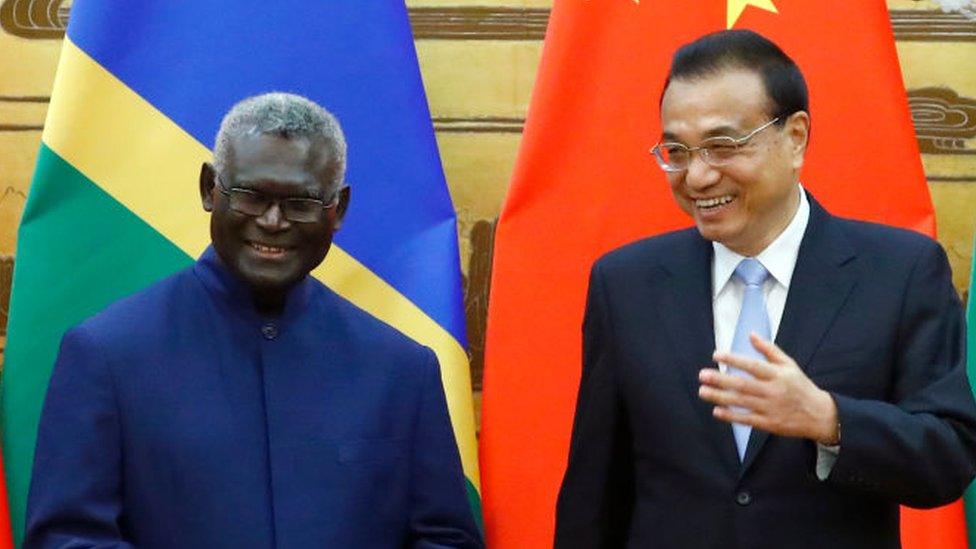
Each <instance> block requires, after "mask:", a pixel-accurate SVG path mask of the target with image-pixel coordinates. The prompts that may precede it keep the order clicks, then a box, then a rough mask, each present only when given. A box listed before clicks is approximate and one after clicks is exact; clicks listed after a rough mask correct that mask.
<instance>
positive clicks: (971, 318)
mask: <svg viewBox="0 0 976 549" xmlns="http://www.w3.org/2000/svg"><path fill="white" fill-rule="evenodd" d="M972 261H973V263H972V268H971V270H970V273H969V293H968V298H967V304H966V349H967V355H966V359H967V360H968V363H967V364H966V366H967V368H966V370H967V372H968V374H969V384H970V385H971V386H972V387H976V301H974V300H973V294H974V292H976V242H973V260H972ZM973 393H974V395H976V389H974V391H973ZM963 501H964V502H965V508H966V530H967V534H968V539H969V546H970V547H976V482H974V483H973V484H971V485H970V486H969V488H968V489H966V494H965V496H963Z"/></svg>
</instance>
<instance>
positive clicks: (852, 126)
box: [480, 0, 965, 549]
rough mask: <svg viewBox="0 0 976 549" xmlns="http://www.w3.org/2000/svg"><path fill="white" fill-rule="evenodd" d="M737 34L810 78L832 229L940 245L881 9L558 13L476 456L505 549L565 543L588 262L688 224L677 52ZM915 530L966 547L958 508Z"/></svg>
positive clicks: (875, 1) (817, 153) (503, 257)
mask: <svg viewBox="0 0 976 549" xmlns="http://www.w3.org/2000/svg"><path fill="white" fill-rule="evenodd" d="M727 27H735V28H750V29H753V30H756V31H758V32H760V33H762V34H764V35H766V36H768V37H769V38H771V39H772V40H773V41H775V42H776V43H778V44H779V45H780V46H781V47H782V48H783V49H784V50H785V51H786V52H787V54H789V55H790V56H791V57H793V58H794V60H795V61H796V62H797V63H798V64H799V66H800V68H801V70H803V72H804V74H805V76H806V78H807V82H808V85H809V87H810V92H811V117H812V140H811V143H810V147H809V149H808V153H807V159H806V164H805V165H804V168H803V172H802V174H801V181H802V183H803V185H804V186H805V187H806V188H807V189H808V190H810V191H811V192H812V193H813V195H814V196H816V197H817V199H818V200H819V201H820V202H821V203H822V204H824V205H825V206H826V207H827V208H828V209H829V210H830V211H831V212H832V213H834V214H836V215H841V216H846V217H853V218H859V219H865V220H870V221H878V222H883V223H887V224H891V225H897V226H901V227H906V228H911V229H915V230H917V231H920V232H923V233H925V234H928V235H930V236H934V233H935V221H934V215H933V209H932V203H931V200H930V197H929V193H928V188H927V185H926V181H925V177H924V172H923V170H922V165H921V162H920V159H919V154H918V147H917V144H916V142H915V136H914V131H913V128H912V123H911V116H910V111H909V109H908V102H907V96H906V93H905V89H904V84H903V82H902V79H901V73H900V68H899V65H898V59H897V55H896V51H895V44H894V37H893V34H892V31H891V27H890V23H889V17H888V12H887V10H886V6H885V3H884V2H882V1H881V0H872V1H867V2H856V3H844V4H843V5H839V4H838V5H834V4H829V3H824V2H816V1H813V0H802V1H792V2H785V1H782V0H772V1H769V0H762V1H746V0H689V1H686V2H633V1H630V0H607V1H601V2H587V1H585V0H565V1H560V2H556V3H555V4H554V6H553V10H552V14H551V16H550V20H549V27H548V29H547V34H546V41H545V45H544V48H543V54H542V61H541V63H540V66H539V72H538V76H537V79H536V84H535V88H534V90H533V96H532V100H531V103H530V106H529V111H528V116H527V119H526V126H525V131H524V134H523V139H522V143H521V146H520V149H519V154H518V159H517V162H516V166H515V171H514V174H513V176H512V182H511V186H510V189H509V193H508V196H507V198H506V201H505V205H504V207H503V210H502V214H501V217H500V220H499V223H498V228H497V233H496V240H495V250H494V265H493V275H492V281H491V299H490V301H489V314H488V333H487V339H486V348H485V376H484V395H483V409H482V432H481V442H480V457H481V465H482V469H483V476H482V479H483V483H484V505H485V521H486V522H485V527H486V535H487V538H488V541H489V544H490V545H491V546H492V547H493V548H496V549H506V548H509V547H513V548H514V547H518V548H526V547H548V546H550V545H551V543H552V539H553V537H552V536H553V525H554V512H555V502H556V494H557V491H558V488H559V483H560V481H561V478H562V474H563V471H564V469H565V465H566V458H567V453H568V443H569V435H570V429H571V426H572V419H573V407H574V403H575V398H576V390H577V387H578V384H579V375H580V352H581V350H580V339H581V334H580V328H581V322H582V315H583V305H584V298H585V295H586V281H587V274H588V272H589V268H590V265H591V264H592V262H593V261H594V260H595V259H596V258H597V257H599V256H600V255H601V254H603V253H605V252H607V251H609V250H610V249H612V248H614V247H616V246H619V245H621V244H624V243H626V242H628V241H632V240H635V239H637V238H640V237H643V236H648V235H651V234H656V233H661V232H664V231H668V230H672V229H676V228H680V227H685V226H689V225H690V224H691V221H690V219H688V218H686V217H685V216H684V215H683V214H682V213H681V212H680V211H679V210H678V208H677V207H676V206H675V205H674V203H673V200H672V198H671V196H670V191H669V188H668V185H667V183H666V180H665V177H664V175H663V173H661V172H660V171H659V169H658V168H657V166H656V165H655V163H654V160H653V158H652V157H651V155H650V154H648V150H649V149H650V148H651V147H652V146H653V145H654V144H655V142H656V141H657V140H658V138H659V136H660V127H659V117H658V115H659V113H658V101H659V98H660V94H661V92H662V85H663V82H664V78H665V75H666V72H667V68H668V66H669V64H670V57H671V54H672V53H673V52H674V50H675V49H676V48H677V47H678V46H679V45H681V44H684V43H687V42H689V41H691V40H693V39H694V38H696V37H698V36H700V35H702V34H705V33H707V32H712V31H717V30H721V29H724V28H727ZM540 235H547V236H546V237H545V238H540ZM903 522H905V527H904V529H903V540H904V542H905V547H906V548H909V549H921V548H925V547H964V546H965V545H964V540H962V539H961V538H960V536H961V534H962V532H963V530H962V528H963V525H962V511H961V506H960V505H958V504H956V505H953V506H950V507H949V508H946V509H943V510H939V511H928V512H924V513H923V512H914V511H913V512H910V513H907V514H906V516H905V519H904V521H903Z"/></svg>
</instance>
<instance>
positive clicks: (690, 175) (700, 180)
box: [685, 151, 721, 189]
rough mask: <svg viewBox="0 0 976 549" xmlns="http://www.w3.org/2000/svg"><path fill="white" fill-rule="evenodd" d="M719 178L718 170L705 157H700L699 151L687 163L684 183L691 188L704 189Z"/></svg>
mask: <svg viewBox="0 0 976 549" xmlns="http://www.w3.org/2000/svg"><path fill="white" fill-rule="evenodd" d="M719 179H721V174H720V173H719V171H718V170H717V169H716V168H715V167H714V166H712V165H710V164H709V163H708V162H705V159H704V158H702V155H701V152H700V151H699V153H698V154H694V155H692V157H691V160H690V161H689V164H688V169H687V170H686V171H685V184H686V185H688V187H690V188H692V189H705V188H708V187H710V186H712V185H714V184H716V183H718V181H719Z"/></svg>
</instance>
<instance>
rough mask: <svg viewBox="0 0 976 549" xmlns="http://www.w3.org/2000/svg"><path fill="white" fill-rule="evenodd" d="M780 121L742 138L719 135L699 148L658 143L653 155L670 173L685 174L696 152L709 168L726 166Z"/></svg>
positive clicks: (706, 140) (770, 123)
mask: <svg viewBox="0 0 976 549" xmlns="http://www.w3.org/2000/svg"><path fill="white" fill-rule="evenodd" d="M779 119H780V117H779V116H777V117H776V118H774V119H772V120H770V121H769V122H766V123H765V124H763V125H762V126H759V127H758V128H756V129H754V130H752V131H751V132H749V133H747V134H746V135H744V136H742V137H729V136H725V135H719V136H716V137H709V138H708V139H705V140H703V141H702V142H701V143H700V144H699V145H698V146H697V147H689V146H688V145H685V144H684V143H671V142H665V143H658V144H657V145H654V148H652V149H651V154H653V155H654V159H655V160H657V164H658V166H660V167H661V169H662V170H664V171H666V172H668V173H675V172H683V171H685V170H687V169H688V166H689V165H691V157H692V155H694V154H695V153H696V152H697V153H698V154H699V155H700V156H701V158H702V160H704V161H705V163H706V164H708V165H709V166H714V167H719V166H724V165H726V164H728V163H729V162H731V161H732V160H734V159H735V157H736V156H737V155H738V154H739V151H740V150H741V149H742V148H743V147H744V146H745V145H747V144H748V143H749V140H751V139H752V138H753V137H755V136H756V135H757V134H758V133H759V132H761V131H763V130H765V129H766V128H768V127H770V126H772V125H773V124H775V123H776V122H778V121H779Z"/></svg>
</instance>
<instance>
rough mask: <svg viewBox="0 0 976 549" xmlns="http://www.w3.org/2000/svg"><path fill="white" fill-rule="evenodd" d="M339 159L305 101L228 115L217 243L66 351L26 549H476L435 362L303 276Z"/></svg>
mask: <svg viewBox="0 0 976 549" xmlns="http://www.w3.org/2000/svg"><path fill="white" fill-rule="evenodd" d="M345 158H346V144H345V140H344V138H343V135H342V131H341V129H340V128H339V125H338V123H337V122H336V120H335V119H334V118H333V117H332V116H331V115H330V114H329V113H328V112H326V111H325V110H324V109H322V108H321V107H319V106H318V105H316V104H315V103H313V102H311V101H309V100H307V99H304V98H301V97H298V96H294V95H288V94H267V95H262V96H258V97H254V98H250V99H247V100H244V101H242V102H241V103H239V104H237V105H236V106H235V107H234V108H233V109H232V110H231V111H230V112H229V113H228V114H227V116H226V117H225V118H224V121H223V123H222V124H221V128H220V132H219V133H218V136H217V146H216V151H215V156H214V164H213V165H211V164H204V165H203V167H202V169H201V173H200V194H201V197H202V202H203V208H204V209H205V210H206V211H208V212H211V224H210V233H211V238H212V241H213V245H212V246H211V247H210V248H208V249H207V251H206V252H205V253H204V254H203V256H202V257H201V258H200V260H199V261H198V262H197V263H196V264H195V265H194V266H192V267H190V268H188V269H186V270H183V271H181V272H179V273H177V274H175V275H173V276H171V277H170V278H167V279H165V280H163V281H161V282H159V283H156V284H154V285H153V286H151V287H149V288H147V289H146V290H144V291H142V292H140V293H138V294H136V295H134V296H132V297H129V298H126V299H123V300H121V301H119V302H117V303H115V304H113V305H111V306H110V307H109V308H108V309H106V310H105V311H103V312H102V313H100V314H99V315H97V316H95V317H93V318H91V319H89V320H87V321H85V322H84V323H82V324H81V325H79V326H77V327H75V328H73V329H72V330H70V331H69V332H68V333H67V334H66V335H65V337H64V339H63V341H62V344H61V351H60V355H59V357H58V361H57V364H56V365H55V369H54V373H53V375H52V378H51V385H50V388H49V390H48V395H47V400H46V401H45V405H44V411H43V415H42V418H41V425H40V430H39V433H38V443H37V452H36V456H35V464H34V476H33V479H32V483H31V490H30V497H29V502H28V510H27V536H26V540H25V542H24V546H25V547H110V546H111V547H134V546H138V547H160V548H164V547H165V548H171V547H181V548H182V547H207V548H217V547H234V548H242V547H302V548H304V547H404V546H409V547H431V548H432V547H481V545H482V543H481V540H480V534H479V532H478V530H477V527H476V526H475V524H474V521H473V518H472V515H471V510H470V507H469V505H468V502H467V499H466V493H465V487H464V479H463V474H462V471H461V464H460V459H459V456H458V451H457V447H456V445H455V441H454V436H453V433H452V430H451V424H450V418H449V417H448V412H447V406H446V403H445V399H444V393H443V388H442V386H441V381H440V374H439V369H438V365H437V359H436V358H435V356H434V354H433V353H432V352H431V351H430V350H429V349H427V348H425V347H422V346H420V345H417V344H416V343H414V342H413V341H411V340H409V339H407V338H406V337H404V336H403V335H401V334H400V333H398V332H396V331H394V330H393V329H391V328H389V327H388V326H386V325H385V324H382V323H380V322H379V321H377V320H375V319H374V318H372V317H370V316H369V315H367V314H366V313H364V312H363V311H360V310H359V309H357V308H355V307H354V306H352V305H351V304H349V303H348V302H346V301H344V300H343V299H342V298H340V297H339V296H337V295H336V294H334V293H332V292H331V291H330V290H328V289H327V288H325V287H324V286H323V285H322V284H320V283H319V282H317V281H315V280H314V279H312V278H311V277H309V276H308V273H309V272H310V271H311V270H312V269H313V268H315V267H316V266H317V265H319V263H321V262H322V260H323V259H324V258H325V256H326V254H327V253H328V251H329V247H330V245H331V243H332V236H333V233H334V232H335V231H336V230H337V229H338V228H339V224H340V222H341V220H342V217H343V215H344V214H345V212H346V208H347V207H348V205H349V189H348V187H345V186H344V185H343V174H344V171H345Z"/></svg>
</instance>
